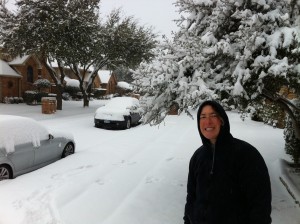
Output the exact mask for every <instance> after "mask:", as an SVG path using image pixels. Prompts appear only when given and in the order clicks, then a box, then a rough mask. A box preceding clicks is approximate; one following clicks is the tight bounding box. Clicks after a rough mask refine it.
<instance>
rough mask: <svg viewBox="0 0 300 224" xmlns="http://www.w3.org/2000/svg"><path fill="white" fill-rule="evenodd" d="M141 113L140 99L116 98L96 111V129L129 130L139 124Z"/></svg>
mask: <svg viewBox="0 0 300 224" xmlns="http://www.w3.org/2000/svg"><path fill="white" fill-rule="evenodd" d="M141 113H142V108H141V107H140V103H139V100H138V99H136V98H133V97H115V98H112V99H111V100H110V101H109V102H108V103H107V104H105V105H104V106H102V107H100V108H98V109H97V110H96V113H95V116H94V122H95V127H97V128H102V127H103V128H121V129H129V128H131V126H132V125H135V124H139V122H140V120H141Z"/></svg>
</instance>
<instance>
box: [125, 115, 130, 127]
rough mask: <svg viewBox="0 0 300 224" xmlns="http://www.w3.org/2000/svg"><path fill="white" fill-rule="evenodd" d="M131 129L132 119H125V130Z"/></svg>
mask: <svg viewBox="0 0 300 224" xmlns="http://www.w3.org/2000/svg"><path fill="white" fill-rule="evenodd" d="M130 128H131V118H130V117H126V118H125V129H130Z"/></svg>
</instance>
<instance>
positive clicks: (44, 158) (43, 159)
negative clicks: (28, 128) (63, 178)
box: [34, 138, 62, 166]
mask: <svg viewBox="0 0 300 224" xmlns="http://www.w3.org/2000/svg"><path fill="white" fill-rule="evenodd" d="M61 147H62V146H61V143H58V142H57V139H51V138H49V139H46V140H41V143H40V146H39V147H36V148H35V150H34V152H35V158H34V165H35V166H37V165H40V164H43V163H47V162H50V161H53V160H56V159H59V158H60V154H61V153H60V151H62V150H61Z"/></svg>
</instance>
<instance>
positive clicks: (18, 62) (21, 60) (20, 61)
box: [8, 55, 30, 65]
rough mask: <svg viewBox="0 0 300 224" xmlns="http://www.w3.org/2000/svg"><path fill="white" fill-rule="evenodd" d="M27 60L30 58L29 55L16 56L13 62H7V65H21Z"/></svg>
mask: <svg viewBox="0 0 300 224" xmlns="http://www.w3.org/2000/svg"><path fill="white" fill-rule="evenodd" d="M28 58H30V55H25V56H22V57H20V56H18V57H16V58H15V59H14V60H12V61H11V62H8V64H9V65H22V64H24V63H25V62H26V61H27V60H28Z"/></svg>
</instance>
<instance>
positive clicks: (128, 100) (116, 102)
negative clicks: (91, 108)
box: [107, 97, 139, 108]
mask: <svg viewBox="0 0 300 224" xmlns="http://www.w3.org/2000/svg"><path fill="white" fill-rule="evenodd" d="M138 103H139V100H138V99H136V98H133V97H115V98H112V99H111V100H110V102H108V103H107V105H109V106H118V107H120V108H126V107H128V106H130V105H135V104H138Z"/></svg>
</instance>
